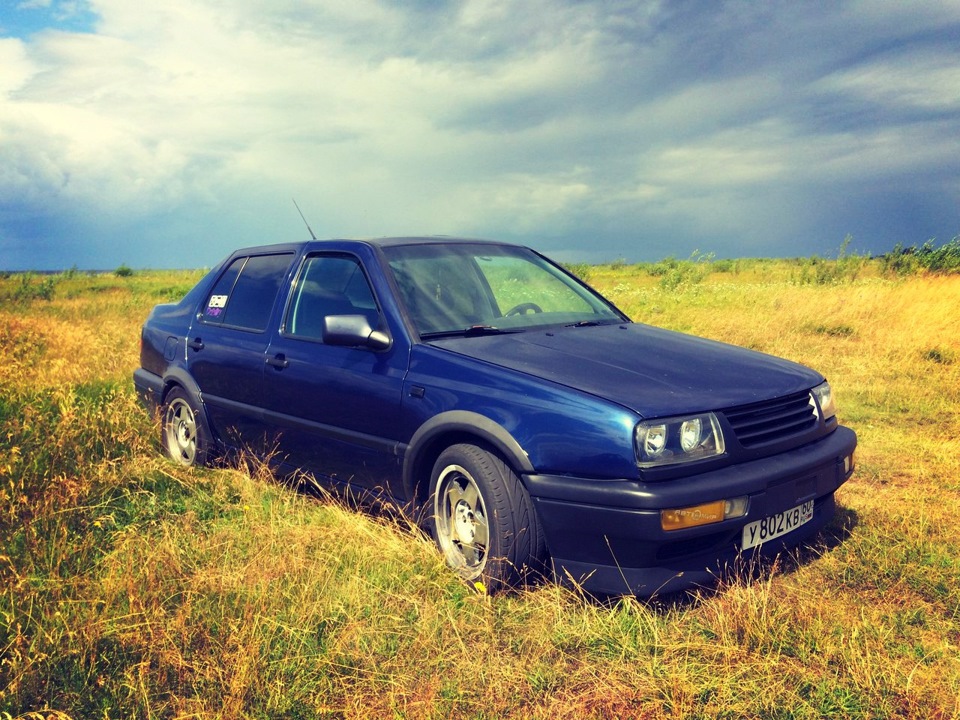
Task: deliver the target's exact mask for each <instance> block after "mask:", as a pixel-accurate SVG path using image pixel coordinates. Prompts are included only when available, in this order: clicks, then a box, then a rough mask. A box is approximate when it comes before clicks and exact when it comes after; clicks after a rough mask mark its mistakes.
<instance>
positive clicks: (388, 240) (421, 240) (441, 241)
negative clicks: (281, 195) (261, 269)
mask: <svg viewBox="0 0 960 720" xmlns="http://www.w3.org/2000/svg"><path fill="white" fill-rule="evenodd" d="M327 243H330V244H333V243H336V244H339V245H370V246H376V247H396V246H400V245H450V244H461V243H462V244H481V245H505V246H511V247H517V246H516V245H515V244H514V243H507V242H500V241H496V240H483V239H479V238H465V237H452V236H449V235H422V236H410V237H376V238H328V239H325V240H302V241H300V242H288V243H277V244H273V245H259V246H252V247H245V248H238V249H237V250H235V251H234V252H233V253H231V256H237V255H249V254H260V253H277V252H295V251H297V250H299V249H300V248H303V247H304V246H308V247H309V249H310V250H314V249H319V248H322V247H323V246H324V245H325V244H327Z"/></svg>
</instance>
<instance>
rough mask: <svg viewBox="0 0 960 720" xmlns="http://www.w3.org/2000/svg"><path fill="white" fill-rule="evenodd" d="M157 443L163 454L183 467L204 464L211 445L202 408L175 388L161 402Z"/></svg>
mask: <svg viewBox="0 0 960 720" xmlns="http://www.w3.org/2000/svg"><path fill="white" fill-rule="evenodd" d="M160 442H161V443H162V444H163V449H164V452H165V453H166V455H167V456H168V457H169V458H170V459H171V460H173V461H174V462H175V463H178V464H180V465H184V466H187V467H191V466H200V465H206V464H208V462H209V460H210V457H211V450H212V445H211V442H210V430H209V429H208V428H207V422H206V419H205V417H204V415H203V410H202V409H201V408H199V407H197V406H196V404H195V403H194V401H193V399H192V398H191V397H190V395H189V394H188V393H187V392H186V391H185V390H184V389H183V388H181V387H175V388H173V389H172V390H170V392H169V393H168V394H167V397H166V399H165V400H164V402H163V420H162V424H161V427H160Z"/></svg>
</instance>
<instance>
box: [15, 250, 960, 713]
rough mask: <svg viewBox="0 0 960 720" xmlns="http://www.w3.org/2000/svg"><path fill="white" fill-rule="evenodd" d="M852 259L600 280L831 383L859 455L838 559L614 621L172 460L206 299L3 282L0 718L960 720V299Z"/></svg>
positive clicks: (112, 286)
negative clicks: (193, 337)
mask: <svg viewBox="0 0 960 720" xmlns="http://www.w3.org/2000/svg"><path fill="white" fill-rule="evenodd" d="M841 260H842V258H840V259H837V260H819V259H818V260H817V261H816V262H813V260H809V261H806V260H795V261H772V260H749V259H744V260H737V261H716V260H713V259H712V258H709V257H705V258H701V257H699V256H698V257H696V258H691V259H689V260H684V261H664V263H663V264H662V267H659V268H653V267H647V266H633V265H627V264H626V263H622V262H620V263H614V264H612V265H606V266H591V267H580V266H577V268H576V272H577V273H578V274H580V275H581V276H583V275H586V276H587V277H588V278H589V280H590V282H591V283H593V284H595V285H597V286H598V287H600V288H601V289H603V290H604V292H606V293H607V294H608V295H609V296H610V297H611V298H612V299H613V300H614V301H615V302H617V303H618V304H619V305H621V307H622V308H623V309H624V310H626V311H627V312H629V313H630V314H631V315H632V316H633V317H634V318H636V319H637V320H641V321H644V322H652V323H655V324H658V325H662V326H666V327H672V328H676V329H681V330H687V331H691V332H695V333H697V334H701V335H705V336H709V337H714V338H716V339H720V340H725V341H730V342H735V343H738V344H741V345H746V346H749V347H754V348H756V349H759V350H763V351H766V352H771V353H775V354H778V355H783V356H786V357H789V358H792V359H795V360H798V361H801V362H804V363H807V364H809V365H812V366H814V367H816V368H818V369H820V370H821V371H822V372H824V373H825V374H826V375H827V376H828V377H829V379H830V380H831V382H832V384H833V385H834V388H835V390H836V392H837V395H838V398H839V403H840V413H841V418H842V420H843V421H844V422H845V423H847V424H849V425H851V426H853V427H854V428H855V429H856V430H857V432H858V434H859V436H860V448H859V451H858V461H859V467H858V470H857V472H856V474H855V476H854V478H853V479H852V480H851V481H850V482H848V483H847V484H846V485H845V486H844V488H842V490H841V491H840V493H839V495H838V500H839V503H840V507H839V512H838V515H837V518H836V520H835V522H834V523H833V525H832V526H831V527H829V528H828V530H827V531H826V532H825V533H824V534H823V536H822V537H821V538H820V544H819V545H818V546H817V547H815V548H813V549H810V550H807V551H805V552H803V553H800V554H798V555H797V556H796V557H784V558H781V560H780V562H778V563H776V564H775V565H773V566H770V567H764V568H761V569H751V568H742V569H740V570H739V571H738V572H734V573H732V574H731V576H730V577H728V578H726V579H725V580H724V581H723V583H721V585H720V586H719V587H718V588H716V589H715V590H712V591H704V592H702V593H699V594H693V595H690V596H680V597H672V598H659V599H654V600H652V601H644V602H641V601H638V600H636V599H632V598H628V599H622V600H615V601H612V602H609V603H598V602H594V601H591V600H590V599H588V598H585V597H583V596H581V595H580V594H578V593H577V592H576V591H572V590H567V589H563V588H559V587H556V586H553V585H545V586H542V587H538V588H533V589H530V590H527V591H524V592H522V593H517V594H513V595H502V596H497V597H492V598H491V597H487V596H485V595H481V594H478V593H477V592H476V591H475V590H474V589H472V588H470V587H467V586H466V585H464V584H462V583H461V582H459V581H458V580H457V579H456V578H455V577H454V576H453V574H452V573H451V572H449V571H448V570H447V569H446V568H445V567H444V566H443V564H442V563H441V561H440V558H439V556H438V553H437V552H436V551H435V550H434V548H433V547H432V545H431V544H430V543H429V542H428V541H427V540H425V539H424V538H423V537H421V536H419V535H418V534H417V533H415V532H412V531H411V530H410V529H409V528H408V527H406V526H405V525H404V524H403V523H402V522H399V521H397V520H395V519H392V518H389V517H378V516H372V515H369V514H363V513H359V512H356V511H354V510H351V509H349V508H348V507H346V506H344V505H343V504H341V503H339V502H336V501H333V500H329V499H326V500H325V499H322V498H317V497H314V496H311V495H307V494H299V493H296V492H294V491H292V490H290V489H288V488H286V487H284V486H281V485H279V484H277V483H275V482H273V481H272V479H271V478H270V477H269V475H268V473H267V472H266V471H265V470H264V469H263V468H262V467H260V466H258V465H257V464H256V463H253V462H248V463H244V464H243V466H242V469H210V470H195V471H186V470H183V469H180V468H178V467H175V466H173V465H171V464H169V463H167V462H166V461H165V460H163V459H162V458H161V457H160V455H159V450H158V442H157V437H158V431H157V428H156V425H155V422H154V419H153V418H150V417H148V416H147V415H146V413H145V412H143V410H142V409H140V408H139V406H138V405H137V403H136V401H135V399H134V396H133V391H132V383H131V380H130V373H131V372H132V370H133V369H134V368H135V367H136V366H137V364H138V345H137V341H138V334H139V324H140V322H142V320H143V318H144V317H145V316H146V313H147V312H148V311H149V308H150V307H151V306H152V305H153V304H155V303H157V302H163V301H167V300H171V299H175V298H177V297H178V296H179V295H182V294H183V293H184V292H186V290H187V289H189V287H191V285H192V284H193V282H195V281H196V280H197V279H198V278H199V275H200V274H199V273H198V272H184V273H168V272H164V273H161V272H144V271H137V272H136V273H132V274H127V273H123V274H119V273H110V274H103V275H96V276H90V275H84V274H81V273H77V272H69V273H64V274H63V275H61V276H54V277H53V278H46V279H43V278H38V277H29V278H28V279H27V280H26V281H25V280H24V279H23V276H15V275H14V276H9V277H3V278H0V298H5V300H4V302H3V303H2V304H0V362H2V363H3V367H4V368H5V372H4V373H3V374H2V375H0V718H8V717H9V718H15V717H28V716H33V717H46V718H54V717H56V718H67V717H69V718H78V719H79V718H126V717H144V718H161V717H164V718H165V717H171V718H174V717H176V718H181V717H193V718H314V717H330V718H349V717H395V718H441V717H442V718H450V717H455V718H500V717H517V718H555V717H596V718H608V717H640V718H742V717H762V718H822V717H841V718H890V717H915V718H956V717H958V716H960V649H958V645H960V560H958V558H960V530H957V522H956V514H957V509H958V495H957V493H958V492H960V480H958V478H960V437H958V435H957V433H956V428H957V427H958V426H960V363H958V362H957V356H958V352H960V328H958V325H957V323H956V320H955V315H956V308H957V307H958V306H960V278H958V277H956V276H955V275H950V274H942V273H940V272H939V271H938V272H937V273H928V272H926V271H925V269H923V268H919V269H915V271H913V272H910V273H899V272H892V271H890V269H889V267H888V265H885V264H884V261H883V260H882V259H875V260H873V259H868V258H859V259H858V260H857V265H856V267H855V268H853V269H851V268H852V265H847V266H841V269H840V270H838V269H837V266H836V263H840V262H841ZM831 263H834V266H832V267H831ZM821 265H823V266H824V269H822V271H821V268H820V266H821ZM804 268H806V270H804ZM804 272H806V273H807V275H806V277H807V278H810V279H809V280H806V281H804V280H803V277H804V276H803V273H804ZM817 272H819V273H820V277H823V278H832V279H830V280H829V281H824V282H819V281H816V280H815V279H814V278H816V277H818V276H817V274H816V273H817ZM671 273H673V274H671ZM664 278H669V281H664ZM675 280H677V281H676V282H675ZM48 281H49V282H48ZM42 283H47V284H46V285H43V284H42ZM34 285H36V287H38V288H40V289H39V290H37V291H33V290H30V289H27V290H24V289H23V288H24V287H27V288H30V287H33V286H34ZM46 288H49V289H50V290H49V291H48V290H47V289H46ZM14 299H15V301H11V302H7V301H6V300H14ZM31 714H33V715H31Z"/></svg>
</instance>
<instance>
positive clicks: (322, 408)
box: [263, 252, 409, 496]
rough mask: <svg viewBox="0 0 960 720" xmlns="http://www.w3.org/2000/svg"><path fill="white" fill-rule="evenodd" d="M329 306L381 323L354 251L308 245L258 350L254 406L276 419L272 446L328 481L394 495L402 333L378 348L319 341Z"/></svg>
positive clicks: (403, 363) (286, 458)
mask: <svg viewBox="0 0 960 720" xmlns="http://www.w3.org/2000/svg"><path fill="white" fill-rule="evenodd" d="M333 315H340V316H342V315H362V316H364V317H365V318H366V319H367V321H368V323H369V325H370V327H371V328H372V329H379V330H381V331H385V332H388V333H390V332H391V331H390V328H389V327H388V324H387V320H386V318H385V317H384V314H383V313H382V311H381V306H380V304H379V303H378V302H377V299H376V296H375V294H374V291H373V289H372V286H371V283H370V280H369V277H368V274H367V272H366V271H365V269H364V265H363V263H362V262H361V260H360V259H359V258H358V257H356V256H354V255H351V254H348V253H342V252H318V253H312V254H310V255H308V256H307V257H305V258H304V260H303V262H302V264H301V266H300V269H299V271H298V273H297V277H296V280H295V282H294V285H293V287H292V289H291V292H290V297H289V299H288V302H287V307H286V310H285V314H284V318H283V322H282V323H281V326H280V329H279V331H278V332H277V333H276V334H275V335H274V337H273V339H272V341H271V342H270V345H269V348H268V349H267V363H268V365H267V368H266V372H265V375H264V382H263V387H264V399H263V406H264V408H265V411H266V413H267V416H268V419H269V421H270V422H271V423H272V424H275V425H276V426H277V427H278V428H281V432H280V436H279V441H278V445H277V450H278V454H279V456H280V459H281V460H283V461H284V462H287V463H289V464H290V465H293V466H295V467H300V468H304V469H307V470H309V471H311V472H312V473H313V474H315V475H318V476H322V477H323V478H326V479H328V480H333V481H334V482H336V483H338V484H341V485H342V484H350V485H351V486H352V487H353V488H354V489H365V490H368V491H375V492H379V491H386V492H388V493H390V494H393V495H395V496H397V495H398V493H397V491H398V489H399V477H400V459H399V457H398V456H397V452H396V451H397V445H398V441H399V440H398V438H399V431H398V424H399V413H400V399H401V390H402V384H403V378H404V375H405V374H406V369H407V359H408V354H409V353H408V348H406V347H405V345H404V343H402V342H394V343H393V344H392V345H391V346H390V347H389V348H387V349H385V350H373V349H370V348H368V347H342V346H337V345H330V344H325V343H324V342H323V323H324V318H325V317H328V316H333ZM391 334H392V336H393V337H399V333H396V332H392V333H391Z"/></svg>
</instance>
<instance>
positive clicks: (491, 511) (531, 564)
mask: <svg viewBox="0 0 960 720" xmlns="http://www.w3.org/2000/svg"><path fill="white" fill-rule="evenodd" d="M430 488H431V497H432V500H433V514H434V523H433V534H434V539H435V540H436V542H437V545H438V546H439V547H440V550H441V552H442V553H443V556H444V558H445V559H446V561H447V564H448V565H450V567H452V568H453V569H454V570H456V571H457V573H458V574H459V575H460V576H461V577H462V578H464V579H465V580H467V581H469V582H474V583H475V582H482V583H483V585H484V586H485V587H486V589H487V590H489V591H491V592H494V591H496V590H499V589H501V588H503V587H509V586H514V585H518V584H521V583H523V582H524V581H526V580H527V579H528V577H529V576H530V575H531V574H533V573H535V572H539V571H540V570H541V569H542V567H543V563H544V561H545V556H546V549H545V544H544V541H543V536H542V534H541V532H540V526H539V524H538V522H537V517H536V514H535V513H534V510H533V505H532V503H531V501H530V496H529V495H528V494H527V491H526V489H525V488H524V487H523V484H522V483H521V482H520V479H519V478H518V477H517V475H516V473H514V472H513V470H512V469H511V468H510V467H509V466H508V465H507V464H506V463H504V462H503V460H501V459H500V458H499V457H498V456H496V455H494V454H493V453H491V452H489V451H487V450H485V449H483V448H480V447H477V446H475V445H468V444H461V445H453V446H451V447H449V448H447V449H446V450H445V451H444V452H443V453H441V455H440V457H439V458H437V462H436V463H435V464H434V467H433V474H432V476H431V483H430Z"/></svg>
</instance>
